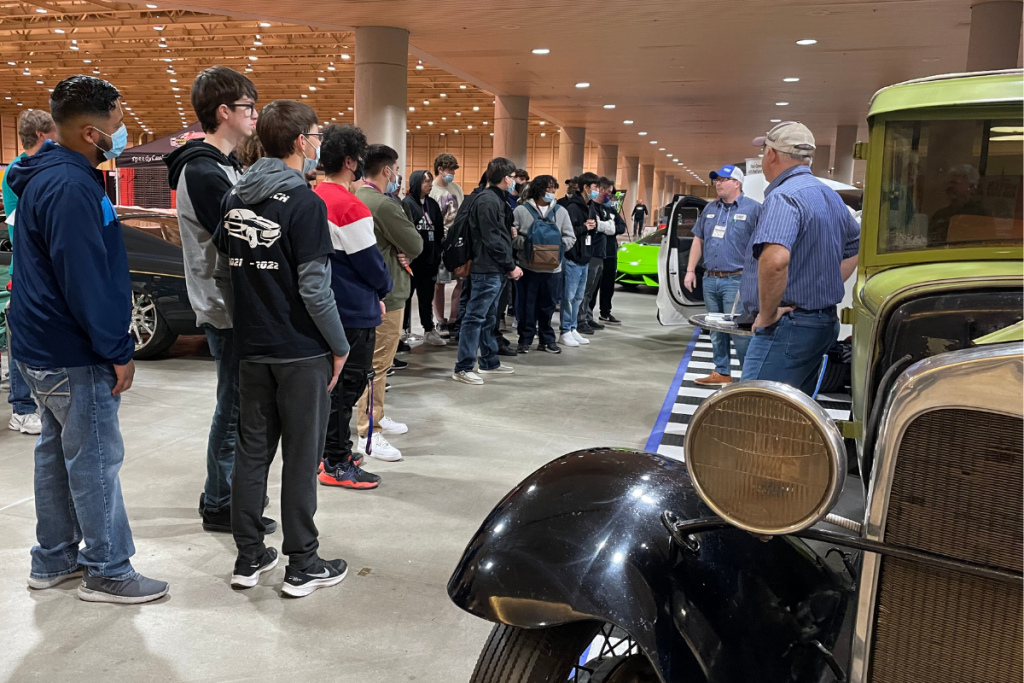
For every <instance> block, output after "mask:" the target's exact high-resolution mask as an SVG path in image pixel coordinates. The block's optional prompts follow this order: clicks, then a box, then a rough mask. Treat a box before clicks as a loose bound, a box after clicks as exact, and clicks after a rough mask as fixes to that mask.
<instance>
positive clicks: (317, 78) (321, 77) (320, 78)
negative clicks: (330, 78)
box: [316, 76, 326, 81]
mask: <svg viewBox="0 0 1024 683" xmlns="http://www.w3.org/2000/svg"><path fill="white" fill-rule="evenodd" d="M316 80H318V81H323V80H326V79H324V77H323V76H317V77H316Z"/></svg>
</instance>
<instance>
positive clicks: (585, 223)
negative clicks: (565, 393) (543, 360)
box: [559, 172, 599, 347]
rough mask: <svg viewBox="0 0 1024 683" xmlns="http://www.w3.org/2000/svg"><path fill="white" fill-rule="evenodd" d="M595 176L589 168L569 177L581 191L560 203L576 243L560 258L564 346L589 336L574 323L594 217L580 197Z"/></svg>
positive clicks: (590, 251)
mask: <svg viewBox="0 0 1024 683" xmlns="http://www.w3.org/2000/svg"><path fill="white" fill-rule="evenodd" d="M598 180H599V178H598V177H597V174H595V173H589V172H588V173H584V174H583V175H581V176H579V177H578V178H573V181H575V183H576V184H577V187H581V188H582V193H580V192H575V193H573V194H569V195H566V196H565V197H563V198H562V199H564V200H565V203H564V204H563V206H564V207H565V208H566V210H567V211H568V212H569V221H570V222H571V223H572V229H573V232H574V233H575V235H576V243H575V244H574V245H573V246H572V249H570V250H569V251H567V252H565V258H564V259H563V260H562V305H561V309H560V310H559V318H560V324H559V325H560V328H561V331H562V336H561V341H562V345H563V346H568V347H578V346H581V345H585V344H589V343H590V340H589V339H587V338H586V337H584V336H583V335H582V334H580V332H579V330H578V327H579V312H580V309H581V308H582V304H583V295H584V293H585V292H586V288H587V272H588V271H589V269H590V257H591V255H592V254H593V252H594V246H593V245H594V231H595V230H596V229H597V219H596V218H595V217H593V216H592V214H591V211H590V204H589V202H588V200H586V199H584V194H585V195H586V196H591V195H592V193H595V192H597V187H598ZM594 196H596V195H594ZM561 202H562V200H559V203H561Z"/></svg>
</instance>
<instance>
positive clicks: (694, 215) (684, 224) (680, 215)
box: [676, 206, 701, 239]
mask: <svg viewBox="0 0 1024 683" xmlns="http://www.w3.org/2000/svg"><path fill="white" fill-rule="evenodd" d="M700 212H701V210H700V209H698V208H697V207H695V206H684V207H680V208H679V209H677V210H676V237H678V238H680V239H683V238H687V237H693V226H694V225H696V224H697V219H698V218H700Z"/></svg>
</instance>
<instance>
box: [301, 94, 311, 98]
mask: <svg viewBox="0 0 1024 683" xmlns="http://www.w3.org/2000/svg"><path fill="white" fill-rule="evenodd" d="M301 97H302V99H306V98H308V97H309V95H306V94H303V95H302V96H301Z"/></svg>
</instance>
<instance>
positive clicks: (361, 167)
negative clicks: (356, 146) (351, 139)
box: [353, 159, 366, 180]
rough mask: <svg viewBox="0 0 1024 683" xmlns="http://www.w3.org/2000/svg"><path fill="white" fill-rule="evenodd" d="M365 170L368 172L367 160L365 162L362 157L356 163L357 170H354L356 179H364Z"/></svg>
mask: <svg viewBox="0 0 1024 683" xmlns="http://www.w3.org/2000/svg"><path fill="white" fill-rule="evenodd" d="M365 172H366V162H364V161H363V160H362V159H359V160H358V163H357V165H356V170H355V171H353V175H354V176H355V180H362V179H363V174H364V173H365Z"/></svg>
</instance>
